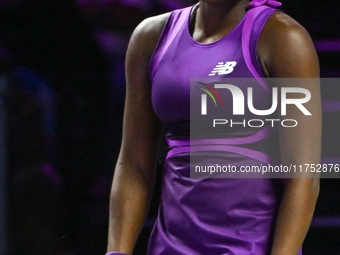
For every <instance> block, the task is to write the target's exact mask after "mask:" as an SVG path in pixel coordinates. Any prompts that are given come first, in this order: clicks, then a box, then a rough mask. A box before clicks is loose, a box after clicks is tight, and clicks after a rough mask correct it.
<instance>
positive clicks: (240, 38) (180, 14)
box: [147, 0, 301, 255]
mask: <svg viewBox="0 0 340 255" xmlns="http://www.w3.org/2000/svg"><path fill="white" fill-rule="evenodd" d="M262 2H263V3H262ZM264 3H267V5H270V4H268V3H272V5H271V6H278V2H276V1H274V0H269V1H261V0H256V1H253V2H251V4H250V7H252V9H250V10H248V11H247V13H246V15H245V16H244V17H243V19H242V20H241V21H240V22H239V23H238V25H237V26H236V27H235V28H234V29H233V30H232V31H231V32H230V33H228V34H227V35H226V36H224V37H223V38H221V39H220V40H218V41H216V42H213V43H209V44H202V43H198V42H196V41H195V40H194V39H193V38H192V37H191V35H190V32H189V19H190V13H191V10H192V7H189V8H184V9H180V10H175V11H173V12H172V13H171V14H170V16H169V18H168V20H167V22H166V24H165V27H164V29H163V32H162V34H161V36H160V38H159V41H158V44H157V46H156V48H155V51H154V53H153V56H152V58H151V61H150V66H149V76H150V79H151V82H152V104H153V107H154V110H155V113H156V115H157V116H158V117H159V119H160V120H161V121H162V122H164V123H165V129H166V138H167V141H168V144H169V146H170V147H171V148H172V149H171V150H170V151H169V153H168V155H167V159H166V162H165V165H164V169H163V180H162V196H161V201H160V208H159V212H158V218H157V220H156V223H155V226H154V229H153V231H152V234H151V237H150V241H149V246H148V253H147V254H148V255H179V254H182V255H194V254H195V255H197V254H204V255H213V254H216V255H221V254H225V255H227V254H228V255H246V254H247V255H265V254H269V253H270V248H271V241H272V233H273V227H274V222H275V216H276V213H277V209H278V205H279V202H280V198H281V195H282V191H283V185H282V182H281V181H280V180H275V179H208V178H202V179H192V178H190V176H189V164H190V156H195V157H197V158H199V159H202V160H203V161H204V160H206V159H207V158H208V157H207V156H210V154H209V153H210V152H211V153H215V152H217V153H218V157H215V159H216V158H217V159H218V160H220V161H219V162H227V163H228V162H232V163H236V164H238V165H240V164H248V165H249V164H254V163H256V164H259V162H265V163H271V162H277V161H280V159H279V156H278V154H279V149H278V140H277V132H275V131H277V130H275V129H268V128H266V127H265V128H263V129H260V130H259V129H256V131H254V129H247V128H235V129H233V130H230V132H227V133H226V134H221V135H222V137H219V138H218V139H208V140H209V141H208V140H204V141H208V142H206V143H203V144H202V145H201V144H200V143H201V142H202V140H200V139H198V140H197V141H189V137H190V125H189V122H190V96H189V95H190V78H209V77H210V78H211V77H215V76H216V77H219V78H221V77H228V78H257V79H259V78H263V77H264V75H263V72H262V69H261V66H260V64H259V61H258V59H257V54H256V48H257V42H258V38H259V36H260V33H261V31H262V28H263V26H264V25H265V23H266V21H267V20H268V18H269V17H270V15H272V14H273V12H275V11H276V9H274V8H271V7H268V6H264ZM219 70H220V71H219ZM230 71H232V72H230ZM253 89H254V105H255V104H256V105H260V106H259V107H258V108H260V109H268V108H269V107H267V106H268V104H269V103H270V102H271V96H270V93H268V92H269V91H270V89H269V87H268V86H267V85H266V84H265V83H264V82H263V81H261V80H258V82H257V83H256V84H253ZM226 102H227V104H231V103H232V100H228V101H226ZM230 107H232V105H230ZM261 107H264V108H261ZM266 107H267V108H266ZM246 115H247V113H246ZM229 117H231V116H229ZM273 130H274V131H273ZM193 143H197V144H195V145H197V146H195V149H194V150H193V149H191V150H190V149H189V146H188V145H192V144H193ZM235 145H237V146H235ZM221 152H222V153H221ZM195 153H196V154H197V155H195ZM270 153H271V154H272V155H269V154H270ZM202 163H204V162H202ZM299 254H301V253H299Z"/></svg>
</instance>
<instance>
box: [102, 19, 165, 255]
mask: <svg viewBox="0 0 340 255" xmlns="http://www.w3.org/2000/svg"><path fill="white" fill-rule="evenodd" d="M166 18H167V14H165V15H160V16H157V17H153V18H149V19H147V20H145V21H143V22H142V23H141V24H140V25H139V26H138V27H137V28H136V30H135V31H134V33H133V35H132V37H131V40H130V43H129V47H128V51H127V56H126V78H127V81H126V82H127V90H126V102H125V112H124V123H123V140H122V146H121V150H120V154H119V158H118V162H117V165H116V169H115V174H114V178H113V184H112V189H111V197H110V219H109V238H108V251H119V252H123V253H126V254H132V251H133V248H134V245H135V242H136V240H137V238H138V235H139V233H140V231H141V229H142V227H143V223H144V220H145V217H146V215H147V212H148V208H149V202H150V197H151V194H152V190H153V186H154V179H155V166H156V159H157V152H158V147H159V141H160V136H161V133H162V124H161V122H160V121H159V119H158V118H157V116H156V115H155V113H154V111H153V108H152V104H151V83H150V80H149V77H148V65H149V60H150V57H151V55H152V52H153V50H154V48H155V46H156V43H157V41H158V38H159V36H160V34H161V31H162V28H163V27H164V24H165V21H166Z"/></svg>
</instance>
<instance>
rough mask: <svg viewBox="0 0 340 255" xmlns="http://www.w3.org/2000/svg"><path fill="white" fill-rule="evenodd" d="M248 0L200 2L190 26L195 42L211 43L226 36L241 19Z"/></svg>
mask: <svg viewBox="0 0 340 255" xmlns="http://www.w3.org/2000/svg"><path fill="white" fill-rule="evenodd" d="M248 4H249V0H230V1H222V0H221V1H218V0H216V1H200V2H199V8H198V10H197V14H196V18H195V22H193V24H192V26H191V32H192V36H193V38H194V39H195V40H196V41H199V42H202V43H211V42H213V41H217V40H219V39H220V38H222V37H223V36H225V35H226V34H228V33H229V32H230V31H231V30H232V29H233V28H234V27H235V26H236V25H237V24H238V23H239V22H240V21H241V19H242V18H243V16H244V15H245V13H246V8H247V6H248Z"/></svg>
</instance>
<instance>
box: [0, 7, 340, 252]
mask: <svg viewBox="0 0 340 255" xmlns="http://www.w3.org/2000/svg"><path fill="white" fill-rule="evenodd" d="M195 2H196V1H192V0H182V1H181V0H168V1H161V0H58V1H57V0H0V255H19V254H20V255H45V254H49V255H103V254H105V252H106V239H107V225H108V209H109V206H108V203H109V192H110V186H111V180H112V175H113V171H114V165H115V161H116V159H117V156H118V150H119V147H120V142H121V127H122V114H123V104H124V94H125V78H124V57H125V51H126V47H127V43H128V40H129V36H130V34H131V33H132V31H133V29H134V27H135V26H136V25H137V24H138V23H139V22H140V21H141V20H143V19H144V18H145V17H148V16H151V15H156V14H159V13H163V12H166V11H169V10H172V9H176V8H181V7H185V6H189V5H191V4H193V3H195ZM282 9H283V10H284V11H285V12H286V13H288V14H290V15H291V16H293V17H294V18H295V19H296V20H297V21H299V22H300V23H301V24H302V25H304V26H305V27H306V29H307V30H308V31H309V32H310V34H311V36H312V38H313V40H314V42H315V46H316V48H317V50H318V53H319V57H320V62H321V73H322V77H339V75H340V61H339V60H340V29H339V22H340V17H339V14H338V12H339V9H340V2H338V1H319V0H310V1H302V0H283V7H282ZM322 94H323V107H324V130H323V132H324V134H323V141H324V142H323V162H324V163H333V164H335V163H338V164H339V163H340V134H339V127H340V125H339V124H340V96H339V95H340V86H336V84H334V86H325V87H322ZM162 161H163V159H162V157H160V162H159V166H158V167H159V172H160V169H161V165H162ZM158 178H159V177H158ZM321 185H322V186H321V193H320V198H319V201H318V205H317V209H316V215H315V218H314V221H313V224H312V227H311V230H310V232H309V234H308V237H307V240H306V242H305V245H304V251H305V253H304V254H306V255H308V254H310V255H321V254H322V255H333V254H334V255H336V254H340V242H339V240H340V180H338V179H323V180H322V181H321ZM159 189H160V187H159V184H158V185H156V191H158V190H159ZM157 195H159V192H155V197H154V198H153V203H152V205H151V210H150V215H149V217H148V219H147V221H146V223H145V227H144V229H143V231H142V234H141V236H140V238H139V240H138V243H137V247H136V249H135V254H136V255H139V254H145V248H146V245H147V240H148V235H149V233H150V231H151V228H152V225H153V222H154V219H155V217H156V213H157V202H158V199H159V197H158V196H157Z"/></svg>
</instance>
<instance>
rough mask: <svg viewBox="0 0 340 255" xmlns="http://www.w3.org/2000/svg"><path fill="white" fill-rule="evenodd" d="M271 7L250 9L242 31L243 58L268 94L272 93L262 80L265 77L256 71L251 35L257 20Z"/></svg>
mask: <svg viewBox="0 0 340 255" xmlns="http://www.w3.org/2000/svg"><path fill="white" fill-rule="evenodd" d="M268 8H270V7H268V6H259V7H256V8H253V9H250V10H249V11H248V12H247V14H246V15H247V16H246V19H245V21H244V25H243V29H242V52H243V57H244V60H245V62H246V65H247V67H248V69H249V71H250V72H251V73H252V75H253V76H254V77H255V79H257V81H258V82H259V83H260V84H261V86H262V87H263V88H264V89H265V90H267V91H268V92H269V91H270V89H269V86H268V85H267V84H266V83H265V82H264V80H263V79H262V78H263V77H262V76H261V75H260V74H259V73H258V71H257V70H256V68H255V66H254V64H253V61H252V59H251V54H250V38H251V33H252V31H253V25H254V23H255V20H256V18H257V17H258V16H259V15H260V14H261V13H262V12H263V11H264V10H266V9H268Z"/></svg>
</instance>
